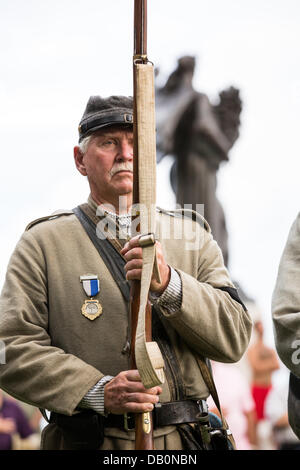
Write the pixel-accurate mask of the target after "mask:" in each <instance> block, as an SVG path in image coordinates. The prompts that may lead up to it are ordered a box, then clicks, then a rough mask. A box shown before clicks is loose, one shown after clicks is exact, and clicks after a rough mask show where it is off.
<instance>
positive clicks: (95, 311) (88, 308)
mask: <svg viewBox="0 0 300 470" xmlns="http://www.w3.org/2000/svg"><path fill="white" fill-rule="evenodd" d="M81 313H82V315H84V316H85V317H86V318H88V319H89V320H95V318H98V317H100V315H101V313H102V306H101V304H100V303H99V302H98V300H95V299H90V300H85V301H84V304H83V306H82V307H81Z"/></svg>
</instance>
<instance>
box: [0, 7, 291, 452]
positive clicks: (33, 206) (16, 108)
mask: <svg viewBox="0 0 300 470" xmlns="http://www.w3.org/2000/svg"><path fill="white" fill-rule="evenodd" d="M0 9H1V14H0V39H1V41H0V55H1V76H0V103H1V113H0V135H1V163H2V165H1V172H0V178H1V180H0V194H1V213H2V222H1V244H0V262H1V270H0V287H2V285H3V282H4V278H5V271H6V266H7V263H8V260H9V257H10V255H11V253H12V250H13V248H14V246H15V244H16V243H17V241H18V239H19V237H20V235H21V233H22V232H23V230H24V228H25V226H26V225H27V223H28V222H29V221H31V220H33V219H35V218H38V217H41V216H44V215H48V214H49V213H52V212H53V211H54V210H57V209H69V208H72V207H75V206H76V205H77V204H79V203H81V202H83V201H85V200H86V199H87V196H88V185H87V182H86V181H85V180H84V179H83V178H82V177H81V175H80V174H79V173H78V172H77V171H76V169H75V166H74V162H73V146H74V145H75V144H76V143H77V140H78V134H77V126H78V122H79V120H80V118H81V116H82V114H83V111H84V108H85V105H86V102H87V100H88V97H89V96H90V95H94V94H100V95H102V96H108V95H112V94H125V95H132V53H133V1H132V0H113V1H111V2H104V1H99V0H97V1H96V0H84V1H83V0H59V1H58V0H52V1H51V2H40V1H39V0H26V2H24V1H23V0H9V1H8V0H0ZM299 14H300V4H299V2H298V1H297V0H263V1H261V0H260V1H258V0H251V1H250V0H244V1H243V2H239V1H238V0H227V1H226V2H224V1H222V0H210V1H209V2H208V1H206V2H205V1H203V0H188V2H182V1H179V0H163V1H161V0H151V1H149V2H148V56H149V58H150V60H152V61H153V62H154V64H155V66H156V67H157V68H159V74H158V76H157V86H159V87H163V86H164V84H165V82H166V80H167V78H168V77H169V75H170V74H171V72H172V71H173V70H174V69H176V67H177V61H178V59H179V58H180V57H182V56H185V55H190V56H193V57H194V58H195V61H196V65H195V71H194V77H193V87H194V89H195V90H196V91H197V92H200V93H204V94H205V95H206V96H207V98H208V100H209V101H210V103H211V104H212V105H214V104H215V103H217V102H218V96H219V92H221V91H222V90H224V89H227V88H228V87H230V86H234V87H236V88H237V89H238V90H239V92H240V98H241V101H242V112H241V115H240V121H241V124H240V127H239V134H240V135H239V138H238V139H237V141H236V142H235V144H234V146H233V148H232V149H231V150H230V151H229V153H228V158H229V161H228V162H224V163H221V165H220V168H219V170H218V173H217V197H218V199H219V201H220V202H221V204H222V207H223V210H224V214H225V218H226V225H227V231H228V249H229V254H230V255H229V262H228V267H229V270H230V273H231V276H232V278H233V279H235V280H237V281H238V282H239V283H240V285H241V286H242V288H243V289H244V290H245V292H246V293H247V295H248V296H249V297H251V298H252V299H253V300H254V303H255V309H256V311H258V312H259V317H260V319H261V322H262V324H263V328H264V343H265V344H266V346H267V347H270V348H271V349H272V348H274V340H273V330H272V322H271V309H270V307H271V296H272V291H273V288H274V285H275V281H276V276H277V269H278V264H279V260H280V256H281V253H282V251H283V248H284V245H285V242H286V239H287V236H288V232H289V229H290V226H291V224H292V222H293V221H294V219H295V218H296V215H297V213H298V211H299V182H298V178H299V169H300V162H299V139H298V126H299V123H298V113H299V107H300V81H299V79H300V50H299V47H298V44H299V40H300V31H299ZM173 161H174V157H173V156H172V155H168V156H166V157H165V158H164V159H163V160H162V161H161V163H159V165H158V168H157V170H158V171H157V174H158V182H157V188H158V205H160V206H162V207H164V208H166V209H172V208H173V207H174V206H175V203H176V198H175V194H174V192H173V190H172V187H171V184H170V181H169V172H170V168H171V166H172V163H173ZM279 367H280V369H279V370H277V371H276V372H275V375H276V374H277V375H278V373H282V377H283V378H282V379H281V378H280V380H279V379H276V377H275V376H274V377H275V378H274V381H276V380H278V381H279V382H280V383H281V384H282V383H285V380H286V371H285V370H284V368H283V367H282V364H281V363H279ZM280 377H281V376H280ZM266 445H267V444H266Z"/></svg>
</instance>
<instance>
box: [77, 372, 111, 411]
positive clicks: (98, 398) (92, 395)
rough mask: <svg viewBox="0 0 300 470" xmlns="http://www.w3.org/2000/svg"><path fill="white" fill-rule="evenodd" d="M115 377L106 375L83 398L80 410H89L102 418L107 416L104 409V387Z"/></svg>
mask: <svg viewBox="0 0 300 470" xmlns="http://www.w3.org/2000/svg"><path fill="white" fill-rule="evenodd" d="M113 378H114V377H113V376H111V375H105V376H104V377H102V379H101V380H99V382H97V383H96V384H95V385H94V386H93V387H92V388H91V389H90V390H89V391H88V392H87V393H86V395H85V396H84V397H83V399H82V400H81V402H80V403H79V406H80V408H88V409H91V410H94V411H96V412H97V413H99V414H100V415H102V416H107V414H106V413H105V409H104V387H105V385H106V384H107V383H108V382H110V380H111V379H113Z"/></svg>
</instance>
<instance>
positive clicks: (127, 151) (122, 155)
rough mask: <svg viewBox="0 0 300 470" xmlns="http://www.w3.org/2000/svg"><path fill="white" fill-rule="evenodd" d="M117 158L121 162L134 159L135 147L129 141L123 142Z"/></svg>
mask: <svg viewBox="0 0 300 470" xmlns="http://www.w3.org/2000/svg"><path fill="white" fill-rule="evenodd" d="M117 158H118V159H120V160H132V159H133V145H132V143H130V142H129V141H128V140H122V141H121V142H120V145H119V152H118V155H117Z"/></svg>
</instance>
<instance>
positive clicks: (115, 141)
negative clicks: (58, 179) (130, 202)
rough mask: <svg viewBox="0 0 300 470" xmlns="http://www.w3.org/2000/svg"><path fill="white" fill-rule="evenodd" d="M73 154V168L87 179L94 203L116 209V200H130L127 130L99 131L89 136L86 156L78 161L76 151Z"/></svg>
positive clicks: (130, 155)
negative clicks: (124, 198)
mask: <svg viewBox="0 0 300 470" xmlns="http://www.w3.org/2000/svg"><path fill="white" fill-rule="evenodd" d="M74 152H75V161H76V166H77V168H78V170H79V171H80V173H81V174H83V175H86V176H87V177H88V181H89V184H90V188H91V193H92V196H93V198H94V199H95V201H96V202H98V203H105V202H109V203H110V204H113V205H114V206H115V207H116V203H117V201H118V198H119V196H122V195H127V196H129V197H131V195H132V185H133V132H132V130H131V129H130V128H122V127H110V128H106V129H103V130H102V131H99V132H97V133H96V134H94V135H93V136H92V138H91V140H90V142H89V145H88V148H87V150H86V152H85V153H84V154H81V156H80V155H79V158H78V152H79V154H80V151H79V149H78V147H75V149H74ZM79 160H80V161H79ZM116 209H117V207H116Z"/></svg>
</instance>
